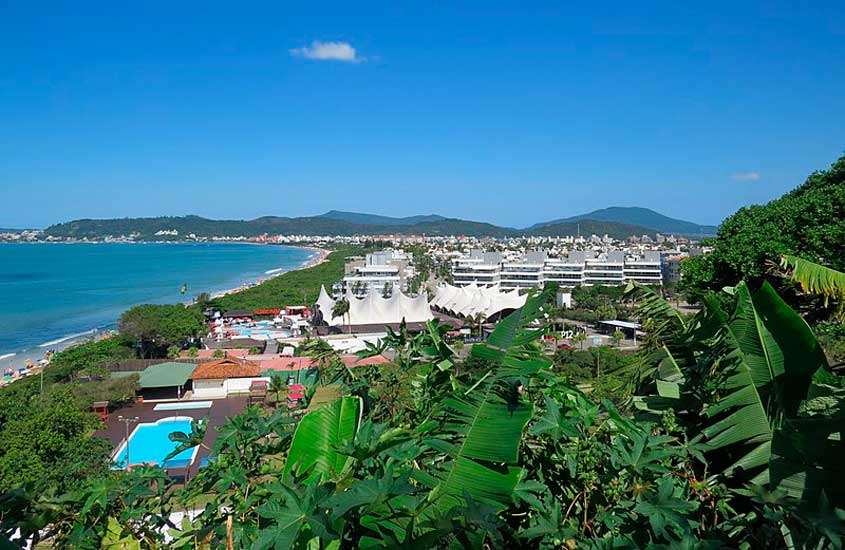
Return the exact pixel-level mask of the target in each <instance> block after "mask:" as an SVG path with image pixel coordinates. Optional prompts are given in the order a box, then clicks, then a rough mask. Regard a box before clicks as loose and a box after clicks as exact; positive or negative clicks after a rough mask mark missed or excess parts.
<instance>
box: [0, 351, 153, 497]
mask: <svg viewBox="0 0 845 550" xmlns="http://www.w3.org/2000/svg"><path fill="white" fill-rule="evenodd" d="M133 357H135V353H134V351H133V349H132V348H131V347H129V346H128V344H127V343H126V342H124V341H123V340H122V339H120V338H117V337H113V338H107V339H104V340H100V341H97V342H89V343H86V344H82V345H79V346H76V347H73V348H70V349H67V350H65V351H61V352H59V353H57V354H56V355H55V356H54V357H53V359H52V361H51V364H50V366H49V367H48V368H47V369H46V370H45V371H44V374H43V378H42V377H41V376H32V377H29V378H25V379H23V380H19V381H17V382H15V383H14V384H11V385H9V386H6V387H4V388H2V389H0V491H8V490H11V489H12V488H15V487H18V486H20V485H21V484H22V483H26V484H28V485H29V486H30V487H31V488H32V490H34V491H37V492H39V493H41V492H46V493H50V492H54V491H55V492H58V493H61V492H64V491H67V490H69V489H72V488H74V487H77V486H78V485H79V484H80V483H81V482H85V481H87V480H88V478H89V477H92V476H94V475H95V474H97V475H102V474H104V473H105V472H106V471H107V470H108V457H109V455H110V452H111V448H110V445H109V444H108V442H107V441H105V440H103V439H98V438H92V437H91V433H92V432H93V431H94V430H95V429H96V428H97V427H98V426H99V420H97V419H96V417H95V416H94V415H93V414H91V413H90V412H88V408H89V406H90V405H91V403H93V402H94V401H110V402H112V403H115V404H117V403H120V402H123V401H124V400H125V399H126V398H127V397H131V396H134V392H135V387H136V383H137V379H136V378H131V377H130V378H125V379H122V380H115V381H112V380H109V379H108V378H107V377H104V376H101V374H103V373H101V372H100V366H101V365H103V364H104V363H109V362H112V361H121V360H124V359H128V358H133Z"/></svg>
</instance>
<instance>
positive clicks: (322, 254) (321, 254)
mask: <svg viewBox="0 0 845 550" xmlns="http://www.w3.org/2000/svg"><path fill="white" fill-rule="evenodd" d="M286 246H293V245H286ZM299 248H304V249H306V250H312V251H313V252H314V254H313V255H312V256H311V258H309V259H308V260H307V261H306V262H304V263H303V264H302V265H300V266H299V267H295V268H293V269H278V270H276V269H274V270H270V271H268V272H267V273H266V275H268V276H267V277H260V278H258V279H256V280H254V281H251V282H247V283H244V284H242V285H241V286H239V287H236V288H230V289H227V290H222V291H220V292H215V293H213V294H211V297H212V298H220V297H221V296H228V295H229V294H235V293H237V292H242V291H244V290H247V289H249V288H252V287H254V286H258V285H260V284H261V283H263V282H264V281H268V280H270V279H274V278H276V277H279V276H280V275H284V274H285V273H290V272H291V271H297V270H299V269H308V268H309V267H314V266H316V265H320V264H321V263H323V262H325V261H326V258H328V257H329V254H331V251H330V250H326V249H325V248H318V247H316V246H301V247H299Z"/></svg>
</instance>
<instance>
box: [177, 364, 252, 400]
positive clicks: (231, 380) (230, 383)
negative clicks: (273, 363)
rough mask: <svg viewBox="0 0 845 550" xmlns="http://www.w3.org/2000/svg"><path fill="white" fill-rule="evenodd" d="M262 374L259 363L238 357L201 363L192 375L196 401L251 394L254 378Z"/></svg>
mask: <svg viewBox="0 0 845 550" xmlns="http://www.w3.org/2000/svg"><path fill="white" fill-rule="evenodd" d="M259 374H260V367H259V365H258V363H255V362H253V361H246V360H243V359H238V358H236V357H225V358H223V359H220V360H217V361H209V362H207V363H200V364H199V365H198V366H197V367H196V369H194V371H193V374H192V375H191V380H192V381H193V389H194V399H210V398H219V397H226V396H228V395H230V394H238V393H241V394H245V393H249V388H250V385H251V383H252V380H253V379H254V378H257V377H258V376H259Z"/></svg>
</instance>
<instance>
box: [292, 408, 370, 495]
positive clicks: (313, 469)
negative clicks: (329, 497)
mask: <svg viewBox="0 0 845 550" xmlns="http://www.w3.org/2000/svg"><path fill="white" fill-rule="evenodd" d="M361 410H362V409H361V398H360V397H341V398H340V399H337V400H335V401H333V402H331V403H328V404H326V405H323V406H322V407H320V408H318V409H316V410H313V411H311V412H309V413H308V414H306V415H305V416H304V417H302V420H300V421H299V425H298V426H297V427H296V431H295V432H294V434H293V441H292V442H291V445H290V451H289V452H288V459H287V463H286V464H285V474H289V473H291V472H294V473H296V474H298V475H302V474H303V473H305V472H308V477H307V479H308V481H314V480H317V479H321V478H322V479H330V478H333V477H335V476H337V475H338V474H339V473H341V472H342V471H343V469H344V468H345V466H346V464H347V462H348V461H349V460H350V458H349V457H348V456H345V455H342V454H340V453H339V452H338V449H339V448H340V447H343V446H346V445H349V444H350V443H351V442H352V439H353V438H354V437H355V432H356V431H357V430H358V425H359V423H360V421H361Z"/></svg>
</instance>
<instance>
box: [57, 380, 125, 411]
mask: <svg viewBox="0 0 845 550" xmlns="http://www.w3.org/2000/svg"><path fill="white" fill-rule="evenodd" d="M68 387H69V388H70V389H71V391H72V392H73V395H74V396H75V397H76V399H77V403H78V404H79V406H80V407H82V408H83V409H87V408H88V407H90V406H91V404H92V403H94V402H95V401H107V402H108V403H109V406H110V407H112V408H116V407H119V406H121V405H125V404H127V403H129V402H131V401H132V400H133V399H134V398H135V391H136V390H137V389H138V375H137V374H131V375H129V376H124V377H121V378H111V377H108V376H107V377H105V378H103V379H93V380H88V381H78V382H74V383H72V384H70V385H69V386H68Z"/></svg>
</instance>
